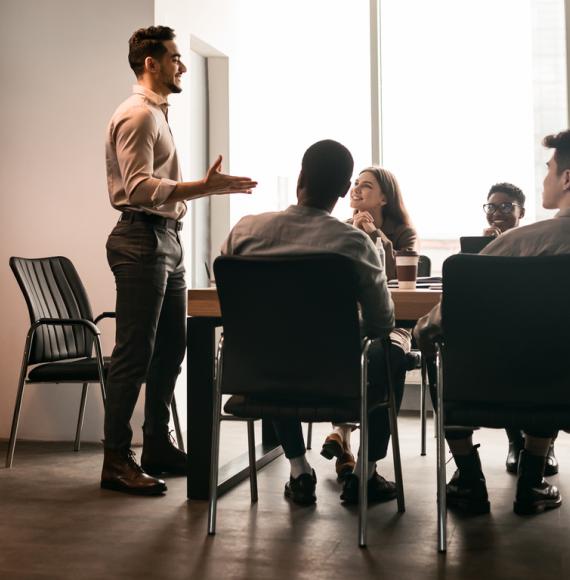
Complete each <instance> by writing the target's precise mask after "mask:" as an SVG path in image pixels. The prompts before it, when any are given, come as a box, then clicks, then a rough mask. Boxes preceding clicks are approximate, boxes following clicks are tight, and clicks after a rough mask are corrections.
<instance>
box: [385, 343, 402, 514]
mask: <svg viewBox="0 0 570 580" xmlns="http://www.w3.org/2000/svg"><path fill="white" fill-rule="evenodd" d="M385 356H386V374H387V377H388V419H389V421H390V434H391V437H392V456H393V458H394V475H395V479H396V493H397V496H396V497H397V503H398V511H399V512H401V513H403V512H405V511H406V501H405V498H404V477H403V475H402V458H401V457H400V437H399V434H398V412H397V411H396V399H395V397H394V386H393V382H392V368H391V365H390V350H389V348H388V347H387V348H386V349H385Z"/></svg>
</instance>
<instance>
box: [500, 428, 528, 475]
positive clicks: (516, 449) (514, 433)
mask: <svg viewBox="0 0 570 580" xmlns="http://www.w3.org/2000/svg"><path fill="white" fill-rule="evenodd" d="M505 431H506V432H507V436H508V438H509V452H508V453H507V461H506V463H505V465H506V467H507V471H508V472H509V473H514V474H515V475H516V473H517V469H518V467H519V453H520V452H521V450H522V449H524V437H523V435H522V433H521V431H520V429H505Z"/></svg>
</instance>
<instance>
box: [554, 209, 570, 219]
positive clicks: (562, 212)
mask: <svg viewBox="0 0 570 580" xmlns="http://www.w3.org/2000/svg"><path fill="white" fill-rule="evenodd" d="M554 217H557V218H558V217H570V207H567V208H566V209H561V210H560V211H559V212H558V213H557V214H556V215H555V216H554Z"/></svg>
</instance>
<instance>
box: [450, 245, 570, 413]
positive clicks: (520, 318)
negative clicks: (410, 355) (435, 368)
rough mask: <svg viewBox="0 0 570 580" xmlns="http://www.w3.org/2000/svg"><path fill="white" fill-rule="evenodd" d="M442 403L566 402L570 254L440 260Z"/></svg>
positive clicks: (569, 387) (569, 371)
mask: <svg viewBox="0 0 570 580" xmlns="http://www.w3.org/2000/svg"><path fill="white" fill-rule="evenodd" d="M442 323H443V336H444V346H443V354H444V358H443V369H444V377H445V383H444V390H443V396H444V401H445V402H451V403H453V402H460V403H469V402H471V403H482V402H486V403H487V402H491V403H499V404H504V405H522V406H535V405H537V404H541V403H542V404H544V405H549V406H552V405H556V404H560V405H567V404H570V365H569V364H568V351H569V346H570V341H569V338H570V330H569V323H570V255H567V256H561V255H559V256H539V257H516V258H507V257H495V256H480V255H476V254H473V255H469V254H457V255H454V256H451V257H450V258H448V259H447V260H446V261H445V262H444V264H443V297H442Z"/></svg>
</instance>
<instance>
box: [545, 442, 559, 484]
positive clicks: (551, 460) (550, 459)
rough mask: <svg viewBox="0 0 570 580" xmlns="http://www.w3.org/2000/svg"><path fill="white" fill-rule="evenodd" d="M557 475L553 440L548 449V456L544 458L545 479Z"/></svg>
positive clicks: (556, 460)
mask: <svg viewBox="0 0 570 580" xmlns="http://www.w3.org/2000/svg"><path fill="white" fill-rule="evenodd" d="M557 473H558V459H556V455H554V440H552V443H551V444H550V447H549V448H548V455H547V456H546V465H545V466H544V475H545V477H550V476H551V475H556V474H557Z"/></svg>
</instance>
